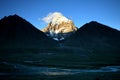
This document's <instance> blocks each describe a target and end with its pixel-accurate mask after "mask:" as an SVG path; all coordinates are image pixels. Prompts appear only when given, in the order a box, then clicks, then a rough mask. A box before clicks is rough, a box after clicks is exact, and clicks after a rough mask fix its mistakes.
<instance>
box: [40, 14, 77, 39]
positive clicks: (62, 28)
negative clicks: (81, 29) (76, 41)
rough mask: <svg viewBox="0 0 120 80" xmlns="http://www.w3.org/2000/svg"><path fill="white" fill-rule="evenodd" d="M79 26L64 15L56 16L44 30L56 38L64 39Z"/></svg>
mask: <svg viewBox="0 0 120 80" xmlns="http://www.w3.org/2000/svg"><path fill="white" fill-rule="evenodd" d="M76 30H77V28H76V27H75V25H74V24H73V22H72V21H71V20H69V19H67V18H66V17H64V16H56V17H54V18H53V19H52V21H51V22H50V23H49V24H48V26H47V27H46V28H44V29H43V30H42V31H43V32H44V33H45V34H46V35H47V36H49V37H51V38H53V39H54V40H57V41H60V40H64V39H66V38H67V37H69V36H70V35H71V34H73V33H74V32H75V31H76Z"/></svg>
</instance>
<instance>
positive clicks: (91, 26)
mask: <svg viewBox="0 0 120 80" xmlns="http://www.w3.org/2000/svg"><path fill="white" fill-rule="evenodd" d="M63 43H64V44H65V45H67V46H75V47H79V48H83V49H86V50H99V51H106V50H108V51H111V50H113V51H120V50H119V49H118V48H119V47H120V31H118V30H116V29H113V28H111V27H109V26H106V25H103V24H101V23H98V22H96V21H92V22H90V23H87V24H85V25H83V26H82V27H81V28H79V29H78V30H77V31H76V32H75V33H74V34H73V35H72V36H70V37H69V38H68V39H67V40H65V41H64V42H63Z"/></svg>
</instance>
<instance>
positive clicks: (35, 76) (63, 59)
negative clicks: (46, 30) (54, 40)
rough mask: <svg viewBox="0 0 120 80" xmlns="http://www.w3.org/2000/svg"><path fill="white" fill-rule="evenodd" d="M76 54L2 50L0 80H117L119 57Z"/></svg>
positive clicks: (71, 52)
mask: <svg viewBox="0 0 120 80" xmlns="http://www.w3.org/2000/svg"><path fill="white" fill-rule="evenodd" d="M74 50H75V49H74ZM76 51H78V52H76ZM76 51H73V50H72V49H67V48H66V49H65V48H64V50H63V49H60V48H57V49H52V50H51V49H48V50H46V49H42V50H40V49H26V50H19V49H18V50H17V49H16V50H11V49H8V50H1V53H0V80H120V64H119V60H120V59H119V58H117V57H118V55H113V54H112V53H109V54H104V55H103V54H102V53H101V54H100V53H98V54H95V53H84V51H83V50H80V49H79V50H77V48H76Z"/></svg>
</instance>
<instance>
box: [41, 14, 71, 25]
mask: <svg viewBox="0 0 120 80" xmlns="http://www.w3.org/2000/svg"><path fill="white" fill-rule="evenodd" d="M43 21H45V22H46V23H51V24H52V25H55V24H60V23H62V22H70V21H71V20H69V19H68V18H66V17H65V16H63V15H62V13H60V12H54V13H49V14H48V15H47V16H46V17H44V18H43Z"/></svg>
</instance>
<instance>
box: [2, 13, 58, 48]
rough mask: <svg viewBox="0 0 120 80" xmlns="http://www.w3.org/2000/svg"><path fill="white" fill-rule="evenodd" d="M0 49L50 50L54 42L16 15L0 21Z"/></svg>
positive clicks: (54, 44)
mask: <svg viewBox="0 0 120 80" xmlns="http://www.w3.org/2000/svg"><path fill="white" fill-rule="evenodd" d="M0 44H1V45H0V47H1V49H2V48H3V49H4V48H48V47H49V48H50V47H51V46H50V45H52V46H53V47H55V46H56V42H55V41H54V40H52V39H50V38H48V37H47V36H46V35H45V34H44V33H43V32H41V31H39V30H38V29H36V28H35V27H34V26H33V25H32V24H30V23H29V22H27V21H26V20H25V19H22V18H21V17H19V16H18V15H12V16H8V17H4V18H2V19H1V20H0Z"/></svg>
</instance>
